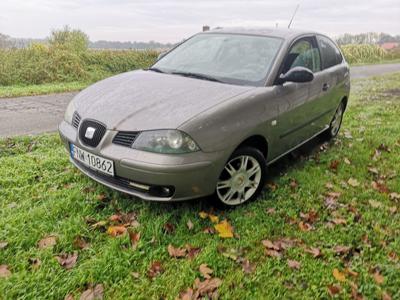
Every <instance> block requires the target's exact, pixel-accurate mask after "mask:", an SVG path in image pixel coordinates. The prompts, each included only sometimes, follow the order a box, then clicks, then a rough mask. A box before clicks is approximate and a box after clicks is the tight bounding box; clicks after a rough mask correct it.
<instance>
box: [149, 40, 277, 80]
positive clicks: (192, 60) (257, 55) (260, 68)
mask: <svg viewBox="0 0 400 300" xmlns="http://www.w3.org/2000/svg"><path fill="white" fill-rule="evenodd" d="M281 45H282V39H280V38H276V37H266V36H255V35H241V34H219V33H218V34H217V33H208V34H198V35H195V36H194V37H192V38H190V39H189V40H187V41H186V42H184V43H183V44H181V45H179V46H178V47H177V48H175V49H174V50H172V51H171V52H170V53H168V54H167V55H166V56H164V57H163V58H162V59H161V60H159V61H158V62H157V63H156V64H155V65H154V66H153V67H154V68H158V69H160V70H162V71H163V72H167V73H174V72H178V73H195V74H202V75H207V76H209V77H213V78H216V79H218V80H219V81H222V82H226V83H230V84H241V85H253V86H262V85H264V84H265V80H266V77H267V75H268V73H269V71H270V68H271V65H272V63H273V61H274V59H275V57H276V55H277V53H278V51H279V49H280V47H281Z"/></svg>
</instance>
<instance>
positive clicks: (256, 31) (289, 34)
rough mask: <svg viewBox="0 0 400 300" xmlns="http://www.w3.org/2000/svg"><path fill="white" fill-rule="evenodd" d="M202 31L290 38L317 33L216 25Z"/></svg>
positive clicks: (287, 29)
mask: <svg viewBox="0 0 400 300" xmlns="http://www.w3.org/2000/svg"><path fill="white" fill-rule="evenodd" d="M204 33H206V34H207V33H231V34H252V35H263V36H270V37H280V38H283V39H286V40H291V39H293V38H295V37H297V36H300V35H304V34H318V33H317V32H314V31H308V30H301V29H293V28H269V27H217V28H214V29H212V30H210V31H206V32H204Z"/></svg>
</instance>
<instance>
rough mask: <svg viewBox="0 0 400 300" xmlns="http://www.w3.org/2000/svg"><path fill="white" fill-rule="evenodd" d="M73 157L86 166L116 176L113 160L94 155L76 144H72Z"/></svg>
mask: <svg viewBox="0 0 400 300" xmlns="http://www.w3.org/2000/svg"><path fill="white" fill-rule="evenodd" d="M69 147H70V153H71V157H72V158H73V159H75V160H77V161H79V162H80V163H82V164H84V165H85V166H87V167H89V168H91V169H94V170H96V171H99V172H101V173H104V174H107V175H111V176H114V162H113V161H112V160H109V159H106V158H103V157H101V156H98V155H94V154H92V153H90V152H88V151H86V150H83V149H81V148H79V147H77V146H75V145H74V144H70V146H69Z"/></svg>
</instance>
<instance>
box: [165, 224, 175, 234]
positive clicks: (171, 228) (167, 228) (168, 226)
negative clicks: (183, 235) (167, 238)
mask: <svg viewBox="0 0 400 300" xmlns="http://www.w3.org/2000/svg"><path fill="white" fill-rule="evenodd" d="M163 228H164V232H165V233H168V234H172V233H174V232H175V225H174V224H172V223H165V224H164V226H163Z"/></svg>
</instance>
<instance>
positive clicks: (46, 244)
mask: <svg viewBox="0 0 400 300" xmlns="http://www.w3.org/2000/svg"><path fill="white" fill-rule="evenodd" d="M55 244H57V237H56V236H55V235H48V236H46V237H45V238H43V239H41V240H40V241H39V242H38V247H39V249H45V248H50V247H53V246H54V245H55Z"/></svg>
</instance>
